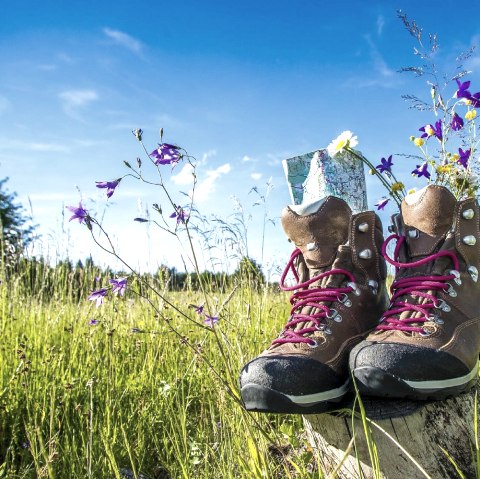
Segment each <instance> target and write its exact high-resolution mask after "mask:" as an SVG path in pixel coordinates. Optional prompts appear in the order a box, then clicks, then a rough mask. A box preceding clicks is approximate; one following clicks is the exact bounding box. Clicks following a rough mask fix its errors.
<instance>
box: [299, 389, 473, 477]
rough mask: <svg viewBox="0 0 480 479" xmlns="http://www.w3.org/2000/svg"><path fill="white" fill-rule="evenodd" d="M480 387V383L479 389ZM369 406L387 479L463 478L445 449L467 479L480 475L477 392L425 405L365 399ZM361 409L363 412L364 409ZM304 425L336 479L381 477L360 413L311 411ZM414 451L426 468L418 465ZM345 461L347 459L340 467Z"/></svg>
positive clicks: (329, 472)
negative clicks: (479, 469) (479, 465)
mask: <svg viewBox="0 0 480 479" xmlns="http://www.w3.org/2000/svg"><path fill="white" fill-rule="evenodd" d="M479 389H480V388H479V387H478V385H477V389H476V391H478V390H479ZM363 405H364V408H365V411H366V416H367V418H369V419H370V420H371V421H373V423H369V426H370V430H371V432H372V437H373V440H374V442H375V444H376V448H377V452H378V458H379V463H380V471H381V475H380V477H381V478H382V479H416V478H425V477H430V478H431V479H449V478H458V477H461V476H460V475H459V474H458V472H457V471H456V469H455V467H454V465H453V464H452V463H451V461H450V460H449V458H448V457H447V454H445V452H444V451H442V448H443V449H444V450H445V451H446V452H447V453H448V455H449V456H450V457H451V459H452V460H453V461H455V464H456V465H457V467H458V468H459V470H460V471H461V472H462V473H463V475H464V477H465V478H467V479H476V478H477V475H476V471H475V468H476V459H475V454H476V453H475V430H474V412H475V390H473V391H471V392H469V393H466V394H462V395H460V396H458V397H455V398H450V399H447V400H445V401H436V402H428V403H424V402H419V401H409V400H381V399H375V398H364V399H363ZM350 407H351V405H350ZM356 412H359V409H358V408H357V409H356ZM477 413H478V411H477ZM304 424H305V429H306V433H307V437H308V439H309V442H310V445H311V446H312V447H313V448H314V449H315V450H316V451H317V452H318V456H319V457H320V461H321V462H322V467H323V470H324V471H325V472H326V473H327V474H330V477H331V478H339V479H357V478H358V479H360V478H364V479H370V478H374V477H377V476H375V473H374V469H373V468H372V463H371V460H370V455H369V451H368V446H367V442H366V439H365V432H364V428H363V425H362V420H361V418H360V417H358V418H357V417H356V418H355V419H353V420H352V415H351V414H350V415H348V414H334V413H326V414H316V415H314V414H310V415H305V416H304ZM377 426H378V427H380V428H381V429H383V431H385V432H383V431H382V430H380V429H379V428H378V427H377ZM386 433H387V434H388V435H390V436H391V438H389V437H388V436H387V434H386ZM353 436H355V441H354V442H353V441H352V437H353ZM392 439H393V440H392ZM394 441H396V442H398V444H399V445H400V446H401V447H403V448H404V449H405V451H402V449H401V448H400V447H399V446H398V445H397V444H395V442H394ZM349 448H350V450H349V452H348V453H347V454H346V451H347V450H348V449H349ZM408 454H410V455H411V456H412V457H413V458H414V460H415V461H416V462H417V463H418V464H419V465H420V467H421V468H422V469H423V470H421V469H420V468H419V467H418V466H417V465H415V464H414V462H413V461H412V460H411V458H409V457H408ZM342 460H344V462H343V464H342V465H341V466H339V464H340V463H341V461H342ZM327 477H328V476H327Z"/></svg>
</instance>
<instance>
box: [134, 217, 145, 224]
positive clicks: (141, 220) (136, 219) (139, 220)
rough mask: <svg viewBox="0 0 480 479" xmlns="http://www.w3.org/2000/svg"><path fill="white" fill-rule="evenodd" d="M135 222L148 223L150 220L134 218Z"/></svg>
mask: <svg viewBox="0 0 480 479" xmlns="http://www.w3.org/2000/svg"><path fill="white" fill-rule="evenodd" d="M133 221H138V222H139V223H148V220H146V219H145V218H133Z"/></svg>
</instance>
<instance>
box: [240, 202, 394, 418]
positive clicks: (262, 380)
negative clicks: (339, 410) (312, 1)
mask: <svg viewBox="0 0 480 479" xmlns="http://www.w3.org/2000/svg"><path fill="white" fill-rule="evenodd" d="M282 225H283V228H284V230H285V232H286V234H287V236H288V237H289V239H290V240H291V241H292V242H293V243H294V244H295V245H296V246H297V249H295V251H294V252H293V253H292V256H291V258H290V260H289V262H288V264H287V267H286V268H285V271H284V272H283V274H282V277H281V280H280V287H281V288H282V289H283V290H285V291H292V292H294V293H293V295H292V296H291V298H290V303H291V304H292V308H291V314H290V317H289V318H288V322H287V324H286V325H285V327H284V329H283V330H282V332H281V333H280V335H279V336H278V337H277V338H276V339H274V340H273V342H272V344H271V346H270V347H269V348H268V349H267V350H266V351H264V352H263V353H262V354H261V355H260V356H258V357H257V358H255V359H253V360H252V361H250V362H249V363H248V364H247V365H246V366H245V367H244V368H243V370H242V372H241V375H240V388H241V395H242V399H243V402H244V405H245V408H246V409H248V410H254V411H264V412H284V413H316V412H324V411H327V410H331V409H335V408H336V407H338V405H336V404H335V403H336V402H338V401H340V400H341V399H342V398H343V396H344V395H345V394H346V393H347V391H349V386H350V382H349V371H348V355H349V353H350V351H351V349H352V348H353V346H354V345H356V344H357V343H359V342H360V341H362V340H363V339H364V338H365V337H366V336H367V334H368V333H369V332H370V331H371V330H373V328H375V326H376V325H377V324H378V319H379V318H380V316H381V315H382V313H383V311H384V310H385V308H386V305H387V304H388V299H387V295H386V291H385V286H384V283H385V276H386V265H385V262H384V260H383V258H382V257H381V254H380V248H381V245H382V243H383V234H382V224H381V222H380V219H379V218H378V217H377V216H376V215H375V213H374V212H372V211H366V212H362V213H358V214H352V212H351V210H350V207H349V206H348V205H347V203H345V201H343V200H341V199H339V198H336V197H333V196H329V197H327V198H325V199H323V200H319V201H316V202H314V203H310V204H306V205H296V206H290V207H287V208H285V209H284V211H283V213H282ZM289 272H291V273H293V276H294V278H295V280H296V284H295V285H293V286H286V285H285V282H286V276H287V274H288V273H289Z"/></svg>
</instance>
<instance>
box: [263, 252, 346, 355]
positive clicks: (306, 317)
mask: <svg viewBox="0 0 480 479" xmlns="http://www.w3.org/2000/svg"><path fill="white" fill-rule="evenodd" d="M301 253H302V252H301V251H300V250H299V249H295V250H294V251H293V253H292V255H291V256H290V260H289V261H288V263H287V266H286V267H285V270H284V271H283V273H282V276H281V278H280V288H281V289H282V290H283V291H295V290H298V291H297V292H296V293H294V294H293V295H292V296H291V297H290V304H291V305H292V308H291V310H290V318H289V321H288V323H287V324H286V325H285V328H284V330H283V331H282V334H281V336H280V337H278V338H277V339H274V340H273V341H272V344H284V343H307V344H309V345H310V346H312V347H313V346H315V345H316V342H315V340H313V339H311V338H308V337H305V335H307V334H311V333H313V332H315V331H324V330H325V324H324V323H322V320H324V319H325V318H329V319H330V318H333V317H334V316H335V314H336V311H335V310H332V309H330V308H329V307H328V306H327V305H325V304H321V303H332V302H335V301H345V300H346V299H347V296H346V295H347V294H348V293H351V292H352V291H354V290H355V278H354V276H353V275H352V274H351V273H350V272H348V271H346V270H344V269H341V268H337V269H332V270H330V271H326V272H325V273H321V274H318V275H316V276H314V277H313V278H311V279H309V280H307V281H304V282H302V283H300V282H299V281H300V278H299V276H298V272H297V270H296V268H295V265H294V261H295V258H297V256H299V255H300V254H301ZM290 271H291V272H292V274H293V276H294V277H295V279H296V281H297V284H295V285H294V286H286V285H285V279H286V277H287V275H288V273H289V272H290ZM334 274H342V275H344V276H346V277H347V278H348V280H349V286H347V287H345V288H322V287H314V288H308V286H310V285H311V284H312V283H315V282H317V281H319V280H321V279H322V278H325V277H327V276H332V275H334ZM306 306H310V307H312V308H315V312H314V313H313V314H304V313H302V312H301V311H302V309H303V308H304V307H306ZM300 323H306V325H305V327H303V328H299V329H297V330H296V331H295V328H296V327H297V325H298V324H300ZM307 325H308V326H307Z"/></svg>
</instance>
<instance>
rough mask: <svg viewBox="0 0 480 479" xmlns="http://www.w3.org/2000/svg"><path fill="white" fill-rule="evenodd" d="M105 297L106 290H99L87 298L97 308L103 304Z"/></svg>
mask: <svg viewBox="0 0 480 479" xmlns="http://www.w3.org/2000/svg"><path fill="white" fill-rule="evenodd" d="M106 295H107V290H106V289H105V288H100V289H98V290H97V291H92V292H91V293H90V295H89V296H88V298H87V299H88V300H89V301H95V302H96V305H97V308H98V307H99V306H101V305H102V304H103V300H104V299H105V296H106Z"/></svg>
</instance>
